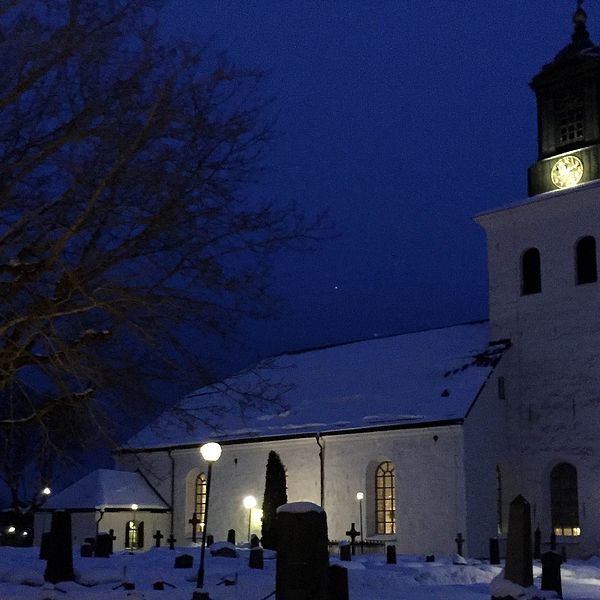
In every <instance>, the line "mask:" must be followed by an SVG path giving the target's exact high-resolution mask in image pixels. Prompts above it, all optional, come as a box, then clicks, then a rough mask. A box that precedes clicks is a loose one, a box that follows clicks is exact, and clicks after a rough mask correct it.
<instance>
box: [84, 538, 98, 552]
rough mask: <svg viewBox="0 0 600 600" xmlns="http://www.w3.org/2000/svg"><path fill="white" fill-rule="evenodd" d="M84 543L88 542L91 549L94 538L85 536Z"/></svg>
mask: <svg viewBox="0 0 600 600" xmlns="http://www.w3.org/2000/svg"><path fill="white" fill-rule="evenodd" d="M83 543H84V544H89V545H90V546H91V547H92V550H93V549H94V548H95V547H96V538H95V537H86V538H85V539H84V540H83Z"/></svg>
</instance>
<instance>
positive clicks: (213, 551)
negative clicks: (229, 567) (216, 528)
mask: <svg viewBox="0 0 600 600" xmlns="http://www.w3.org/2000/svg"><path fill="white" fill-rule="evenodd" d="M210 555H211V556H220V557H221V558H237V555H238V554H237V551H236V549H235V546H234V545H233V544H232V543H230V542H227V543H225V542H219V543H218V544H213V545H212V546H211V548H210Z"/></svg>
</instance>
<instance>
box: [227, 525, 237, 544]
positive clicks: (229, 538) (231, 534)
mask: <svg viewBox="0 0 600 600" xmlns="http://www.w3.org/2000/svg"><path fill="white" fill-rule="evenodd" d="M227 541H228V542H229V543H230V544H233V545H234V546H235V529H230V530H229V531H228V532H227Z"/></svg>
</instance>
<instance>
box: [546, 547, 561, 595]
mask: <svg viewBox="0 0 600 600" xmlns="http://www.w3.org/2000/svg"><path fill="white" fill-rule="evenodd" d="M562 562H563V560H562V557H561V555H560V554H558V553H556V552H552V550H550V552H544V554H542V589H543V590H552V591H554V592H556V593H557V594H558V597H559V598H562V579H561V576H560V565H561V563H562Z"/></svg>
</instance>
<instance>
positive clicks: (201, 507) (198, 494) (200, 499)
mask: <svg viewBox="0 0 600 600" xmlns="http://www.w3.org/2000/svg"><path fill="white" fill-rule="evenodd" d="M194 512H195V513H196V518H197V519H198V522H197V523H196V532H197V533H202V529H203V527H204V515H205V514H206V474H205V473H200V474H199V475H198V476H197V477H196V486H195V491H194Z"/></svg>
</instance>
